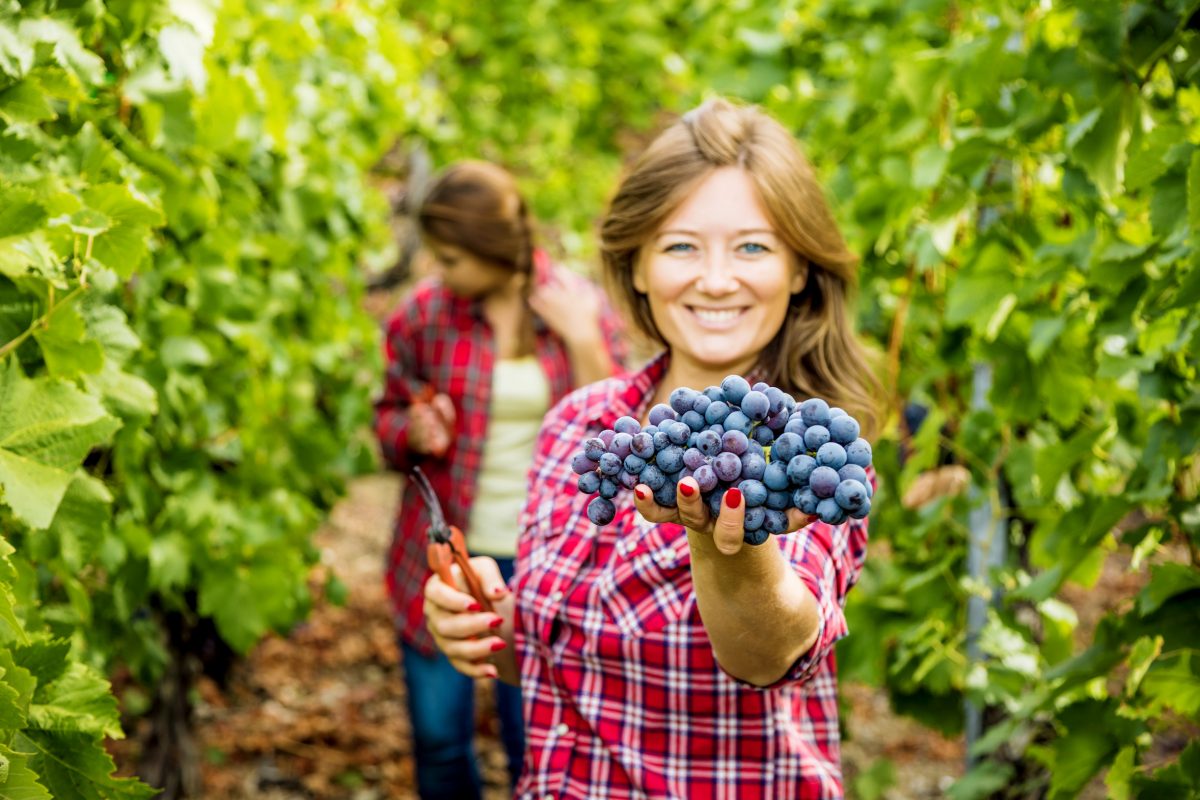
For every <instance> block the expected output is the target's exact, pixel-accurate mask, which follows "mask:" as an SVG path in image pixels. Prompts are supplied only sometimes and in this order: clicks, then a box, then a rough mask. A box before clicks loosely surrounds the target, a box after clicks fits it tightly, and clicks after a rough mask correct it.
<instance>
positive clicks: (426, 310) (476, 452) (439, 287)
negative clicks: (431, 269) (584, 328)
mask: <svg viewBox="0 0 1200 800" xmlns="http://www.w3.org/2000/svg"><path fill="white" fill-rule="evenodd" d="M534 269H535V271H536V273H537V275H538V276H539V277H540V276H544V275H545V274H546V273H547V272H548V271H549V270H550V269H551V264H550V261H549V259H548V258H547V256H546V254H545V253H544V252H543V251H541V250H538V251H536V252H535V255H534ZM602 309H603V310H602V312H601V317H600V327H601V332H602V333H603V336H604V341H605V344H606V346H607V349H608V353H609V356H610V358H611V360H612V361H613V365H614V370H616V369H619V368H620V366H621V365H622V364H623V363H624V360H625V353H626V345H625V340H624V335H623V328H622V326H621V323H620V321H619V318H618V317H617V315H616V314H615V313H614V312H613V310H612V309H611V307H610V306H609V304H608V303H607V301H605V302H603V304H602ZM531 313H532V312H531ZM533 321H534V334H535V346H534V352H535V354H536V356H537V358H538V360H539V361H540V362H541V365H542V369H543V370H544V371H545V373H546V377H547V379H548V381H549V383H550V402H551V404H553V403H555V402H557V401H558V400H560V399H561V398H562V397H563V396H564V395H565V394H567V392H569V391H570V390H571V388H572V386H573V385H574V384H573V379H572V376H571V362H570V359H569V357H568V354H567V349H566V346H565V345H564V344H563V342H562V341H561V340H560V339H559V338H558V336H556V335H555V334H554V333H553V332H552V331H551V330H550V329H549V328H548V327H547V326H546V325H545V323H544V322H542V320H541V318H540V317H538V316H536V315H534V317H533ZM384 352H385V355H386V359H387V376H386V381H385V384H384V388H383V394H382V395H381V396H380V397H379V399H378V400H377V401H376V403H375V435H376V436H377V437H378V438H379V442H380V445H381V448H382V451H383V457H384V459H385V461H386V462H387V463H388V465H389V466H391V467H392V468H394V469H397V470H400V471H406V470H409V469H411V468H412V466H413V465H415V464H420V465H421V470H422V471H423V472H424V473H425V475H426V477H428V478H429V482H430V483H431V484H432V485H433V488H434V491H435V492H436V493H437V495H438V497H439V498H440V499H441V501H442V509H443V511H444V513H445V515H446V520H447V522H449V523H450V524H451V525H457V526H458V527H459V528H461V529H463V530H465V529H466V523H467V519H468V515H469V512H470V508H471V503H472V501H473V500H474V498H475V487H476V479H477V478H478V476H479V469H480V465H481V463H482V461H483V444H484V442H485V441H486V439H487V428H488V418H489V413H488V412H489V409H490V408H491V391H492V365H493V363H494V361H495V350H494V348H493V340H492V330H491V327H490V326H489V325H488V323H487V321H486V320H485V319H484V316H483V310H482V306H481V304H480V303H479V302H478V301H472V300H467V299H463V298H460V297H457V296H455V295H454V294H452V293H451V292H450V291H449V290H448V289H447V288H446V287H445V286H444V285H443V284H442V283H441V281H439V280H437V279H429V280H425V281H422V282H421V283H419V284H417V286H416V287H414V289H413V291H412V292H411V293H410V294H409V295H408V297H407V298H406V299H405V301H404V303H403V304H402V305H401V306H400V308H399V309H397V311H396V312H395V314H393V315H392V317H391V318H390V319H389V320H388V322H387V331H386V338H385V340H384ZM425 386H432V387H433V388H434V390H436V391H438V392H444V393H445V394H447V395H449V396H450V399H451V400H452V401H453V402H454V410H455V412H456V416H457V421H456V426H455V431H454V440H453V443H452V444H451V447H450V450H449V452H448V453H447V454H446V455H445V456H444V457H442V458H435V457H432V456H421V455H418V454H415V453H413V452H411V451H410V450H409V449H408V430H409V416H408V407H409V405H410V404H411V403H412V401H413V399H414V398H415V397H416V396H417V395H418V394H419V393H420V392H421V390H422V389H423V388H424V387H425ZM520 468H521V469H524V468H525V467H524V465H520ZM428 526H429V515H428V514H427V513H426V511H425V507H424V504H423V503H422V502H421V497H420V495H419V494H418V493H417V491H416V487H415V486H413V485H412V484H411V483H410V482H407V481H406V482H405V486H404V493H403V496H402V498H401V502H400V506H399V508H398V510H397V512H396V521H395V525H394V535H393V538H392V545H391V548H390V550H389V553H388V565H387V573H386V583H387V589H388V595H389V596H390V597H391V600H392V607H393V611H394V613H395V616H396V627H397V631H398V633H399V634H400V636H401V637H402V638H403V639H404V640H405V641H406V642H409V643H410V644H412V645H414V646H416V647H418V648H420V649H421V650H422V651H424V652H427V653H433V652H434V649H435V648H434V644H433V638H432V637H431V636H430V635H429V631H428V630H427V629H426V628H425V620H424V613H423V612H422V605H423V598H422V590H423V588H424V586H425V581H426V580H428V578H429V575H430V572H429V569H428V566H427V561H426V558H425V550H426V544H427V539H426V538H425V530H426V528H427V527H428Z"/></svg>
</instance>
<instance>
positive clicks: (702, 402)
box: [692, 394, 712, 417]
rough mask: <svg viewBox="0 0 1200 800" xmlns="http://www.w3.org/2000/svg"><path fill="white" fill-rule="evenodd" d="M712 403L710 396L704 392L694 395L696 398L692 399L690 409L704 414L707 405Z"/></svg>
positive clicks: (701, 414)
mask: <svg viewBox="0 0 1200 800" xmlns="http://www.w3.org/2000/svg"><path fill="white" fill-rule="evenodd" d="M711 405H712V398H711V397H709V396H708V395H706V394H698V395H696V399H695V400H693V401H692V411H695V412H696V413H697V414H699V415H700V416H702V417H703V416H704V414H705V412H706V411H708V407H709V406H711Z"/></svg>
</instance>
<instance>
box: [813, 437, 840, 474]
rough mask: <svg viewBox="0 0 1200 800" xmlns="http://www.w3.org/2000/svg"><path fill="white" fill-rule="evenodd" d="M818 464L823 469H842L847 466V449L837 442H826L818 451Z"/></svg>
mask: <svg viewBox="0 0 1200 800" xmlns="http://www.w3.org/2000/svg"><path fill="white" fill-rule="evenodd" d="M817 463H818V464H820V465H821V466H822V467H833V468H834V469H841V468H842V467H844V466H845V465H846V448H844V447H842V446H841V445H840V444H838V443H837V442H826V443H825V444H823V445H821V446H820V447H819V448H818V449H817Z"/></svg>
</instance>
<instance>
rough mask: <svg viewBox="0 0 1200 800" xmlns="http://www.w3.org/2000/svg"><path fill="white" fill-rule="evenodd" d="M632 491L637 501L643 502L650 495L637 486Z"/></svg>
mask: <svg viewBox="0 0 1200 800" xmlns="http://www.w3.org/2000/svg"><path fill="white" fill-rule="evenodd" d="M633 491H634V492H635V493H637V496H638V500H645V499H646V498H647V497H649V496H650V493H649V492H647V491H646V490H645V489H643V488H642V487H641V486H638V487H637V488H635V489H634V490H633Z"/></svg>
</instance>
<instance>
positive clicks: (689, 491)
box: [679, 483, 696, 497]
mask: <svg viewBox="0 0 1200 800" xmlns="http://www.w3.org/2000/svg"><path fill="white" fill-rule="evenodd" d="M679 491H681V492H683V496H684V497H691V496H692V495H694V494H695V493H696V490H695V489H693V488H692V487H691V486H689V485H687V484H686V483H681V484H679Z"/></svg>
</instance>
